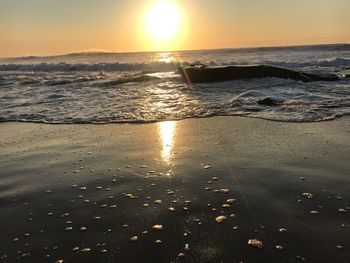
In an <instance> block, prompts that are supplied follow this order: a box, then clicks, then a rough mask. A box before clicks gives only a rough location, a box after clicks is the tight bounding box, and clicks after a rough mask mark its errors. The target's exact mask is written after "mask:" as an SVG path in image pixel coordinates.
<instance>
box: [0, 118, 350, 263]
mask: <svg viewBox="0 0 350 263" xmlns="http://www.w3.org/2000/svg"><path fill="white" fill-rule="evenodd" d="M0 134H1V136H0V205H1V206H0V207H1V209H0V231H1V232H0V233H1V234H0V235H1V238H0V262H18V261H23V262H126V263H138V262H155V263H157V262H161V263H162V262H198V263H200V262H208V263H209V262H241V261H242V262H303V261H305V262H349V259H350V238H349V236H350V232H349V231H350V217H349V213H350V210H349V209H350V208H349V207H350V202H349V200H350V199H349V198H350V191H349V185H350V174H349V172H350V162H349V161H350V122H349V118H341V119H339V120H335V121H330V122H321V123H281V122H271V121H264V120H258V119H250V118H241V117H215V118H207V119H194V120H183V121H178V122H162V123H153V124H113V125H46V124H29V123H2V124H0ZM59 260H62V261H59Z"/></svg>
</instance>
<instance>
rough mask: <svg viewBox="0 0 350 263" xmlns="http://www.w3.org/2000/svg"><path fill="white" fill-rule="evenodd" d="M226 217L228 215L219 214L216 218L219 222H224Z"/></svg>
mask: <svg viewBox="0 0 350 263" xmlns="http://www.w3.org/2000/svg"><path fill="white" fill-rule="evenodd" d="M226 219H227V217H226V216H218V217H216V218H215V221H216V222H218V223H222V222H224V221H225V220H226Z"/></svg>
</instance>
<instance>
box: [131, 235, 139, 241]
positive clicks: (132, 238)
mask: <svg viewBox="0 0 350 263" xmlns="http://www.w3.org/2000/svg"><path fill="white" fill-rule="evenodd" d="M138 239H139V237H138V236H132V237H131V238H130V241H132V242H136V241H137V240H138Z"/></svg>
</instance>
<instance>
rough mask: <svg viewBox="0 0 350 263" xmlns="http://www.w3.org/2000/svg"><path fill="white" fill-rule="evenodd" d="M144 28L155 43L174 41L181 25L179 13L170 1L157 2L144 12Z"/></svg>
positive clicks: (159, 0)
mask: <svg viewBox="0 0 350 263" xmlns="http://www.w3.org/2000/svg"><path fill="white" fill-rule="evenodd" d="M145 20H146V21H145V22H146V28H147V32H148V34H149V36H150V37H151V39H152V40H153V41H155V42H157V43H164V42H169V41H171V40H174V39H175V37H176V35H177V33H178V31H179V28H180V24H181V19H180V12H179V10H178V8H177V7H176V5H175V4H174V3H173V2H171V1H170V0H163V1H161V0H158V1H157V2H155V3H154V4H153V5H152V6H151V7H150V8H149V10H148V11H147V12H146V17H145Z"/></svg>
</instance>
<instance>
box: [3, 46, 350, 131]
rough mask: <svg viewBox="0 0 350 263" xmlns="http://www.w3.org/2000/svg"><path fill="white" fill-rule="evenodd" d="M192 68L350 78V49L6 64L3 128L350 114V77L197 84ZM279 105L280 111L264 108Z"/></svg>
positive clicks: (30, 59)
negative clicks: (267, 68)
mask: <svg viewBox="0 0 350 263" xmlns="http://www.w3.org/2000/svg"><path fill="white" fill-rule="evenodd" d="M191 64H206V65H209V66H218V65H260V64H264V65H274V66H280V67H286V68H291V69H296V70H303V71H306V72H326V73H335V74H337V75H339V76H341V77H343V76H346V75H348V76H349V74H350V44H333V45H314V46H293V47H264V48H245V49H218V50H196V51H176V52H142V53H106V52H81V53H73V54H65V55H58V56H48V57H41V56H26V57H14V58H9V57H7V58H0V122H9V121H13V122H40V123H53V124H80V123H91V124H108V123H124V122H130V123H135V122H136V123H144V122H156V121H165V120H182V119H186V118H205V117H212V116H245V117H250V118H260V119H266V120H272V121H284V122H318V121H327V120H333V119H335V118H338V117H341V116H344V115H349V114H350V78H342V79H341V80H339V81H336V82H323V81H319V82H307V83H304V82H301V81H294V80H288V79H278V78H263V79H249V80H235V81H227V82H219V83H201V84H189V83H186V82H185V81H183V79H182V78H181V76H180V75H179V74H178V67H179V66H186V65H191ZM265 99H271V100H273V101H278V102H279V103H276V104H274V105H266V104H265V103H261V102H262V101H264V100H265Z"/></svg>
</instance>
